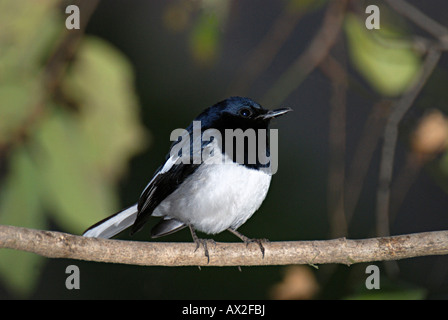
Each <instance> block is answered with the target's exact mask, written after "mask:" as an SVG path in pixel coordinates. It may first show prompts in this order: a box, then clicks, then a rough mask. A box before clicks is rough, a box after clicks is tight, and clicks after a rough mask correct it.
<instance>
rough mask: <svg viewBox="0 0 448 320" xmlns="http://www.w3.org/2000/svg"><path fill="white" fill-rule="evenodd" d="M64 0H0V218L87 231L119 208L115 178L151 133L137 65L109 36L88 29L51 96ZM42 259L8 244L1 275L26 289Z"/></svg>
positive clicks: (1, 255) (0, 263)
mask: <svg viewBox="0 0 448 320" xmlns="http://www.w3.org/2000/svg"><path fill="white" fill-rule="evenodd" d="M25 2H26V3H25ZM58 4H59V2H58V1H54V0H46V1H39V2H35V1H32V0H29V1H13V0H10V1H2V2H1V3H0V21H1V24H2V28H0V119H1V120H0V151H3V152H2V153H1V157H2V158H3V159H2V161H4V162H6V167H7V169H8V170H6V172H5V173H4V175H3V178H2V180H1V181H0V183H1V189H0V224H6V225H16V226H24V227H29V228H37V229H46V228H48V218H50V219H51V220H52V221H54V222H56V223H57V225H58V226H60V227H61V228H62V229H63V230H65V231H67V232H71V233H75V234H79V233H80V232H82V231H83V230H84V229H85V228H86V227H87V226H89V225H90V224H92V223H94V222H96V221H98V220H100V219H103V218H104V217H105V216H107V215H109V214H110V213H111V212H114V211H115V210H117V209H118V205H117V204H118V199H117V192H116V189H115V185H116V182H117V180H118V179H119V177H120V176H122V175H123V173H124V172H125V170H126V166H127V163H128V161H129V158H130V157H132V156H133V155H134V154H135V153H136V152H139V151H140V150H141V149H142V147H144V146H145V141H146V140H145V138H146V137H145V132H144V129H143V127H142V125H141V124H140V120H139V104H138V99H137V97H136V94H135V92H134V91H135V90H134V88H133V84H132V82H133V70H132V68H131V65H130V63H129V62H128V61H127V59H126V58H125V57H124V56H123V55H122V54H121V53H119V52H118V51H117V50H116V49H114V48H113V47H112V46H111V45H109V44H107V43H106V42H104V41H103V40H100V39H97V38H92V37H84V38H83V40H82V42H81V44H80V45H79V47H78V48H77V51H76V53H75V57H74V59H73V61H71V62H67V61H64V62H63V63H66V64H68V69H67V72H66V74H65V75H64V77H63V79H61V80H60V83H59V84H57V85H58V88H57V90H58V92H57V93H58V94H57V95H54V97H48V98H47V96H46V94H47V92H46V91H45V90H46V89H47V88H46V87H45V85H44V83H45V80H47V79H45V78H44V74H45V70H46V69H45V68H47V67H48V66H47V65H46V62H47V61H48V60H49V58H50V57H51V54H52V52H53V51H54V50H55V48H56V47H57V45H59V44H60V43H63V42H62V41H61V40H62V39H63V37H65V36H66V35H67V34H68V33H69V32H71V31H67V30H65V24H64V16H63V14H61V13H60V12H59V10H58V7H57V6H58ZM73 32H75V31H73ZM50 81H55V80H52V79H50ZM42 101H43V102H42ZM42 261H43V258H42V257H40V256H38V255H35V254H29V253H24V252H16V251H12V250H2V251H1V252H0V277H1V279H2V282H4V283H5V284H6V285H7V286H8V287H9V288H10V289H11V290H13V291H15V292H17V293H19V294H23V295H25V294H26V293H28V292H30V290H31V289H32V288H33V285H34V284H35V282H36V279H37V276H38V275H39V270H40V266H42Z"/></svg>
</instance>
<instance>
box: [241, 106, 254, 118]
mask: <svg viewBox="0 0 448 320" xmlns="http://www.w3.org/2000/svg"><path fill="white" fill-rule="evenodd" d="M251 115H252V111H251V110H250V109H248V108H243V109H241V110H240V116H242V117H244V118H248V117H250V116H251Z"/></svg>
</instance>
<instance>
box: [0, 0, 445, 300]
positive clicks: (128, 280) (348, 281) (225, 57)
mask: <svg viewBox="0 0 448 320" xmlns="http://www.w3.org/2000/svg"><path fill="white" fill-rule="evenodd" d="M172 2H173V1H145V0H131V1H123V0H107V1H102V2H101V3H100V4H99V6H98V8H97V10H96V11H95V13H94V14H93V16H92V17H91V20H90V22H89V25H88V28H87V34H89V35H95V36H98V37H101V38H104V39H106V40H107V41H109V42H110V43H112V44H113V45H114V46H116V47H117V48H118V49H119V50H120V51H122V52H123V53H124V54H125V55H126V56H127V57H128V58H129V59H130V61H131V62H132V64H133V66H134V69H135V76H136V77H135V85H136V88H137V92H138V96H139V99H140V103H141V106H142V110H141V116H142V121H143V122H144V124H145V126H146V127H147V128H148V130H149V131H150V132H151V135H152V141H151V145H150V146H149V147H148V149H147V150H146V151H145V152H144V153H141V154H139V155H138V156H136V157H135V158H134V159H133V160H132V163H131V167H130V168H131V170H130V171H129V173H128V175H127V176H126V177H125V178H124V179H123V180H122V181H121V186H120V188H121V199H122V205H123V207H124V206H127V205H130V204H132V203H134V202H135V201H136V200H137V198H138V195H139V194H140V192H141V190H142V189H143V188H144V187H145V185H146V184H147V182H148V181H149V179H150V178H151V176H152V174H153V172H154V171H155V170H156V169H157V167H158V166H159V165H160V163H161V162H162V161H163V159H164V157H165V154H166V153H167V151H168V146H169V144H170V141H169V135H170V133H171V131H172V130H173V129H175V128H182V127H186V126H187V125H188V124H189V122H190V121H191V120H192V119H193V118H194V117H195V116H196V115H197V114H199V113H200V112H201V111H202V110H203V109H204V108H206V107H208V106H210V105H212V104H214V103H215V102H217V101H220V100H222V99H224V98H226V97H228V96H230V95H242V96H248V97H250V98H252V99H254V100H256V101H258V99H260V98H261V97H262V96H263V94H264V93H265V92H266V90H267V89H268V88H269V87H270V86H271V85H272V84H273V82H274V80H276V79H277V78H278V77H279V75H280V74H281V73H282V72H283V71H284V70H286V69H287V68H288V67H289V66H290V64H291V63H292V62H293V61H294V60H295V59H296V58H297V56H298V55H299V54H300V53H302V52H303V51H304V50H305V49H306V47H307V46H308V45H309V42H310V41H311V39H312V37H313V36H314V34H315V32H316V30H318V28H319V26H320V24H321V21H322V17H323V13H324V9H321V10H317V11H315V12H312V13H309V14H307V15H306V16H304V17H303V18H302V20H301V22H300V23H299V25H298V26H297V27H296V28H295V29H294V31H293V33H292V34H291V36H290V37H289V39H288V41H287V42H286V43H285V45H284V46H283V48H282V50H281V51H280V52H279V54H278V55H277V56H276V57H275V59H274V61H273V63H272V64H271V65H270V67H269V68H268V69H267V70H266V71H265V72H264V73H263V74H262V75H261V76H260V77H258V78H257V80H256V81H255V82H254V83H253V84H252V86H251V87H250V89H248V90H246V91H244V92H229V88H230V87H231V84H232V83H233V82H234V81H236V79H235V77H236V75H237V71H238V70H239V69H240V68H241V67H242V65H243V64H244V63H245V62H246V61H247V60H246V59H248V57H249V56H250V52H251V50H253V48H254V47H255V46H256V45H257V44H258V43H259V41H260V40H261V39H262V38H263V36H264V35H265V34H266V32H267V31H268V30H269V28H270V26H271V25H272V23H273V22H274V21H275V19H276V18H277V16H278V14H279V13H280V12H281V11H282V9H283V7H284V4H285V2H284V1H268V0H259V1H233V2H232V5H231V6H230V10H231V11H230V13H229V15H228V18H227V20H226V22H225V24H224V27H223V29H222V34H221V36H222V38H221V43H220V44H221V47H220V51H219V56H218V58H217V60H216V61H215V63H214V64H212V65H209V66H200V65H198V64H196V63H195V62H194V60H193V59H192V57H191V54H190V52H189V50H188V41H187V36H186V31H184V32H178V33H174V32H171V31H170V30H167V28H166V27H165V26H164V24H163V12H164V10H165V8H166V6H167V5H168V4H169V3H172ZM411 2H413V3H415V4H416V5H418V4H420V5H421V3H419V2H418V1H411ZM421 7H422V9H424V12H425V13H426V14H428V15H430V16H431V17H432V18H433V19H435V20H437V21H439V22H441V23H445V22H446V21H448V10H447V9H448V4H447V3H446V1H435V0H431V1H427V2H425V4H424V8H423V6H421ZM415 32H419V31H418V29H417V28H415ZM340 42H341V44H340V45H339V44H338V45H337V46H336V48H342V50H344V49H343V47H344V43H345V40H344V39H343V38H340ZM447 62H448V61H447V57H446V55H445V56H443V57H442V60H441V61H440V63H439V65H438V67H437V70H436V72H435V74H434V76H433V77H432V78H431V79H430V82H429V83H428V85H427V88H425V90H424V91H423V92H422V94H421V95H420V96H419V99H418V100H417V102H416V103H415V105H414V106H413V107H412V109H411V111H410V112H409V113H408V114H407V115H406V117H405V119H404V121H403V123H402V126H401V127H402V128H403V130H402V132H400V133H401V134H400V139H399V142H398V148H397V158H396V162H395V163H396V167H397V168H400V167H401V166H402V165H403V162H404V158H405V154H406V152H407V150H408V141H407V138H406V137H407V136H406V133H407V132H408V131H409V130H410V129H411V128H412V127H413V126H414V124H415V122H416V121H417V119H418V117H419V116H420V115H421V114H422V112H423V111H424V110H425V109H426V108H428V107H429V106H432V107H437V108H440V109H442V110H445V111H446V109H447V105H446V101H447V100H446V99H444V98H446V93H445V92H444V91H446V84H447V82H446V80H447V79H448V78H447ZM349 68H351V67H350V65H349ZM349 70H350V71H351V72H352V73H353V75H352V76H353V77H354V79H356V80H357V81H359V86H358V87H356V88H353V87H350V90H348V93H347V94H348V103H347V120H346V123H347V124H346V130H347V156H346V159H347V163H346V166H347V168H349V167H350V165H351V163H350V159H351V158H352V156H353V153H354V150H355V147H356V146H357V143H358V142H359V136H360V134H361V132H362V129H363V127H364V125H365V121H366V119H367V116H368V113H369V112H370V110H371V108H372V106H373V104H374V103H375V102H376V101H378V100H379V97H378V95H377V94H376V93H375V92H373V91H372V90H371V89H370V88H369V86H368V85H367V84H366V83H365V82H364V81H363V80H362V79H361V77H359V76H358V75H357V74H356V72H355V71H354V70H353V69H349ZM330 95H331V83H330V82H329V80H328V78H327V77H325V76H324V75H323V74H322V73H321V72H320V71H319V69H316V70H315V71H314V72H313V73H312V74H311V75H310V76H308V77H307V79H306V80H305V81H304V82H303V83H302V84H301V86H300V87H298V88H297V89H296V90H295V91H294V92H293V93H292V94H291V95H289V96H288V98H287V99H286V100H285V101H284V102H283V103H282V104H281V105H280V106H277V105H265V106H264V107H266V108H269V109H273V108H277V107H282V106H289V107H292V108H293V109H294V112H292V113H290V114H288V115H287V116H285V117H282V118H280V119H278V120H276V121H275V123H274V126H273V127H274V128H279V170H278V172H277V174H276V175H275V176H274V177H273V180H272V184H271V188H270V191H269V194H268V196H267V198H266V200H265V202H264V203H263V205H262V207H261V209H260V210H259V211H258V212H257V213H256V214H255V215H254V216H253V217H252V218H251V219H250V220H249V221H248V222H247V223H246V224H245V225H243V226H242V227H241V228H240V229H239V230H240V231H241V232H242V233H243V234H246V235H248V236H250V237H253V238H267V239H270V240H271V241H282V240H294V241H295V240H321V239H329V238H330V235H329V222H328V221H329V219H328V213H327V177H328V166H329V151H328V150H329V142H328V140H329V139H328V134H329V129H328V128H329V111H330ZM434 102H435V103H437V105H434ZM379 152H380V148H379V147H378V148H377V149H376V151H375V154H374V157H373V159H372V164H371V166H370V169H369V173H368V176H367V181H366V184H365V186H364V189H363V191H362V193H361V198H360V201H359V202H358V206H357V207H356V210H355V214H354V217H353V219H352V223H351V225H350V228H349V233H348V235H347V237H349V238H367V237H374V236H375V228H374V224H375V199H376V188H377V180H378V166H379V155H380V153H379ZM447 209H448V196H447V194H446V193H445V192H444V191H443V190H442V188H440V187H439V186H438V185H437V184H436V183H435V182H434V179H433V178H432V177H431V175H430V174H429V173H428V172H427V171H426V170H422V171H421V173H420V174H419V175H418V177H417V179H416V180H415V182H414V183H413V185H412V187H411V188H410V190H409V192H408V193H407V195H406V198H405V199H404V202H403V204H402V206H401V207H400V208H399V210H398V212H397V214H396V218H395V220H394V221H393V223H392V225H391V233H392V234H406V233H413V232H423V231H434V230H444V229H448V216H447V214H448V210H447ZM155 222H156V220H154V221H153V222H152V223H149V225H148V226H147V227H146V228H144V229H143V231H141V232H140V233H138V234H137V235H136V236H135V237H134V239H138V240H148V239H149V230H150V227H151V226H152V225H153V224H154V223H155ZM92 223H93V221H92ZM86 227H87V226H86ZM54 229H56V230H57V226H56V225H55V226H54ZM200 236H202V237H207V236H206V235H204V234H201V235H200ZM121 238H124V239H131V238H130V237H129V236H128V235H127V234H123V235H122V236H121ZM213 238H214V239H215V240H216V241H237V239H236V238H235V237H234V236H233V235H231V234H220V235H217V236H215V237H213ZM151 241H153V240H151ZM160 241H170V242H171V241H174V242H175V241H191V236H190V233H189V231H188V230H187V229H184V230H183V231H181V232H179V233H177V234H174V235H171V236H169V237H166V238H162V239H161V240H160ZM70 264H75V265H77V266H78V267H79V268H80V271H81V289H80V290H72V291H69V290H67V289H66V288H65V279H66V277H67V275H66V274H65V268H66V267H67V266H68V265H70ZM375 264H376V265H378V266H379V267H380V270H381V275H382V278H381V281H382V285H383V287H382V288H387V287H388V284H389V283H390V284H391V287H392V288H419V289H421V288H423V289H425V293H426V294H425V297H427V298H447V297H448V271H447V269H448V268H447V265H448V258H447V257H446V256H444V257H425V258H414V259H408V260H404V261H399V262H398V268H399V271H398V273H396V274H395V275H394V276H390V275H389V274H388V273H387V272H386V270H387V269H386V267H385V266H384V265H383V264H382V263H375ZM367 265H368V264H359V265H353V266H350V267H348V266H320V267H319V269H314V268H312V267H310V269H311V270H312V272H313V273H314V275H315V277H316V278H317V280H318V283H319V286H320V290H319V293H318V294H317V295H316V296H315V297H316V298H344V297H347V296H348V295H353V294H354V293H356V292H357V291H359V290H360V288H362V287H363V286H364V281H365V277H366V275H365V267H366V266H367ZM285 268H286V267H282V266H279V267H242V270H241V271H239V270H238V268H227V267H226V268H218V267H203V268H201V270H199V269H198V268H197V267H172V268H168V267H138V266H126V265H113V264H100V263H93V262H82V261H71V260H64V259H60V260H48V261H47V263H46V267H45V269H44V272H43V276H42V278H41V279H40V281H39V284H38V286H37V290H36V291H35V292H34V293H33V295H32V296H31V298H35V299H75V298H76V299H78V298H82V299H94V298H96V299H109V298H112V299H265V298H270V297H271V295H270V292H271V291H270V290H271V289H272V287H273V285H274V284H275V283H277V282H279V281H280V280H281V279H282V277H283V274H284V270H285ZM0 296H3V297H9V296H8V294H7V293H5V292H3V293H1V294H0Z"/></svg>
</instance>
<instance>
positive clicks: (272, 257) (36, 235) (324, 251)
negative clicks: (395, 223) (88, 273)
mask: <svg viewBox="0 0 448 320" xmlns="http://www.w3.org/2000/svg"><path fill="white" fill-rule="evenodd" d="M208 247H209V248H208V249H209V253H210V262H209V263H208V262H207V258H206V257H205V256H204V252H203V250H202V248H201V249H199V250H195V248H196V245H195V244H194V243H193V242H192V243H165V242H137V241H123V240H106V239H95V238H86V237H82V236H75V235H71V234H67V233H61V232H54V231H43V230H34V229H27V228H21V227H13V226H4V225H0V248H9V249H15V250H22V251H28V252H33V253H36V254H39V255H42V256H45V257H49V258H67V259H76V260H87V261H97V262H110V263H122V264H132V265H142V266H257V265H258V266H261V265H290V264H313V265H314V264H325V263H341V264H346V265H351V264H354V263H360V262H371V261H387V260H399V259H405V258H413V257H419V256H430V255H446V254H448V231H433V232H423V233H414V234H407V235H401V236H393V237H384V238H372V239H363V240H348V239H345V238H341V239H335V240H323V241H295V242H294V241H288V242H268V243H265V244H264V247H265V257H264V258H262V256H261V253H260V249H259V247H258V245H257V244H253V245H249V246H248V247H246V245H245V244H244V243H216V245H213V244H209V246H208Z"/></svg>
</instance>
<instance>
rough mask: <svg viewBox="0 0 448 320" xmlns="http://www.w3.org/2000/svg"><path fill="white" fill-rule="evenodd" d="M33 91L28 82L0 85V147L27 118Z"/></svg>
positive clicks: (31, 85) (12, 82)
mask: <svg viewBox="0 0 448 320" xmlns="http://www.w3.org/2000/svg"><path fill="white" fill-rule="evenodd" d="M33 89H34V88H33V84H31V83H30V81H15V82H14V81H11V82H9V83H5V84H2V85H0V119H2V120H0V145H2V144H6V143H7V142H9V141H10V140H11V139H12V137H13V135H14V134H15V133H16V131H17V130H19V127H20V126H21V125H23V123H24V121H25V119H26V118H27V117H28V116H29V113H30V107H31V97H32V96H33ZM4 119H7V121H5V120H4Z"/></svg>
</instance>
